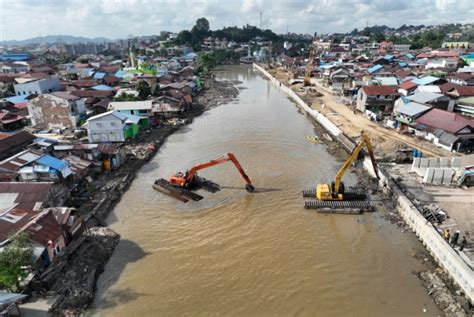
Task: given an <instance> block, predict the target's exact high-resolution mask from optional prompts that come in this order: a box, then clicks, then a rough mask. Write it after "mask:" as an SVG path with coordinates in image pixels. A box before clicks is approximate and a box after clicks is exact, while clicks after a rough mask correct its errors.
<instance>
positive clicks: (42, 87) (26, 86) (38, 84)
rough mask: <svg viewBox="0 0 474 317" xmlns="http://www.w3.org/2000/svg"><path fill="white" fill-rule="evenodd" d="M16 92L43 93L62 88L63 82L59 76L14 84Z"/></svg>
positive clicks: (17, 93) (25, 93)
mask: <svg viewBox="0 0 474 317" xmlns="http://www.w3.org/2000/svg"><path fill="white" fill-rule="evenodd" d="M13 87H14V88H15V94H16V95H17V96H19V95H32V94H35V95H42V94H46V93H51V92H55V91H59V90H61V83H60V82H59V79H57V78H52V77H51V78H42V79H38V80H33V81H29V82H25V83H22V84H15V85H13Z"/></svg>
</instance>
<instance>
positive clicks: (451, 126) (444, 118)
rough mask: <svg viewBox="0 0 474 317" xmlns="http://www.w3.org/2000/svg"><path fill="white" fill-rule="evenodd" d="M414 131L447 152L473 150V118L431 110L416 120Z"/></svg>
mask: <svg viewBox="0 0 474 317" xmlns="http://www.w3.org/2000/svg"><path fill="white" fill-rule="evenodd" d="M416 129H417V130H419V131H423V132H424V133H425V138H426V139H428V140H431V141H433V143H434V144H435V145H438V146H441V147H443V148H445V149H447V150H449V151H456V152H468V153H469V152H471V151H473V150H474V118H468V117H464V116H462V115H460V114H458V113H453V112H448V111H444V110H440V109H431V110H430V111H428V112H427V113H425V114H424V115H422V116H420V117H419V118H418V119H416Z"/></svg>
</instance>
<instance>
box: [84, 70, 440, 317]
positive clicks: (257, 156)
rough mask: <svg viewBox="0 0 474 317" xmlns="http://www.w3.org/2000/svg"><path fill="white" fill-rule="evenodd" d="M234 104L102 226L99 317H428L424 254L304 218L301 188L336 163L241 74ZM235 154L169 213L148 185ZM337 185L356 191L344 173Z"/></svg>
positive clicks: (147, 171)
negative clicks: (109, 248)
mask: <svg viewBox="0 0 474 317" xmlns="http://www.w3.org/2000/svg"><path fill="white" fill-rule="evenodd" d="M218 77H219V78H223V79H229V80H239V81H241V82H242V83H241V84H239V85H238V86H240V87H245V89H242V90H241V93H240V95H239V97H238V100H236V101H234V102H232V103H230V104H227V105H222V106H220V107H217V108H215V109H212V110H210V111H208V112H206V113H205V114H203V115H202V116H200V117H199V118H197V119H195V121H194V122H193V123H192V124H191V125H189V126H186V127H183V128H182V129H181V130H180V131H179V132H178V133H175V134H173V135H172V136H170V137H169V139H168V140H167V142H166V143H165V144H164V145H163V147H162V148H161V149H160V151H159V152H158V154H157V155H156V156H155V158H154V159H153V160H152V161H151V162H150V163H149V164H147V165H145V166H144V167H143V169H142V170H141V171H140V172H139V174H138V175H137V178H136V179H135V181H134V182H133V184H132V186H131V187H130V189H129V190H128V191H127V192H126V193H125V195H124V196H123V199H122V200H121V202H120V203H119V204H118V205H117V207H116V208H115V210H114V212H113V213H112V214H111V216H110V217H109V219H108V222H109V223H110V224H111V228H112V229H113V230H115V231H117V232H118V233H120V235H121V236H122V240H121V242H120V243H119V245H118V246H117V248H116V250H115V253H114V254H113V256H112V258H111V259H110V261H109V263H108V265H107V266H106V269H105V272H104V273H103V274H102V276H101V277H100V280H99V285H98V294H97V298H96V301H95V308H94V310H93V311H92V312H91V315H97V316H184V315H186V316H219V315H221V316H222V315H224V316H226V315H227V316H229V315H230V316H267V315H273V316H292V315H298V316H436V315H438V314H440V311H439V310H438V309H437V308H436V307H435V305H434V304H433V302H432V300H431V299H430V298H429V297H428V295H427V294H426V291H425V290H424V289H423V288H422V286H421V283H420V282H419V281H418V280H417V278H416V277H415V276H414V275H413V274H412V271H413V270H416V269H418V268H419V265H420V263H419V260H417V259H415V258H414V257H413V255H414V254H415V253H416V252H418V251H419V250H421V249H422V247H421V245H420V243H419V242H418V241H416V240H415V238H414V237H413V236H412V235H411V234H407V233H402V232H401V231H400V229H398V228H396V226H395V225H393V224H390V223H389V222H387V221H386V220H384V219H383V218H382V216H383V213H382V212H375V213H367V214H363V215H358V216H353V215H350V216H348V215H324V214H318V213H316V212H314V211H309V210H305V209H304V208H303V207H302V204H303V199H302V197H301V191H302V189H303V188H307V187H311V186H314V185H315V184H316V183H317V182H320V181H328V180H329V179H330V178H331V176H333V175H335V172H336V171H337V168H338V167H339V166H340V165H341V162H340V161H338V160H336V159H335V158H334V157H332V156H331V155H330V154H329V153H328V152H327V151H326V149H325V146H324V145H322V144H317V145H315V144H311V143H309V142H308V140H307V139H306V136H307V135H313V134H314V132H313V126H312V123H311V122H310V121H309V120H308V118H306V117H305V116H304V115H302V114H300V113H299V112H298V110H297V108H296V107H295V106H294V105H293V103H292V102H291V101H290V100H288V99H287V98H286V96H285V95H284V94H282V93H281V92H280V91H279V90H278V88H277V87H275V86H272V85H271V84H270V83H269V82H267V81H266V80H264V79H263V78H262V77H260V75H258V73H256V72H254V71H253V70H252V68H251V67H243V66H232V67H227V68H225V69H224V70H223V71H220V72H218ZM227 152H233V153H234V154H235V155H236V156H237V158H238V159H239V161H240V163H241V164H242V166H243V167H244V169H245V170H246V171H247V174H248V175H249V176H250V178H251V179H252V180H253V183H254V185H255V187H256V188H257V189H258V192H256V193H253V194H249V193H247V192H246V191H245V190H244V189H243V187H244V185H245V183H244V181H243V180H242V179H241V177H240V175H239V174H238V172H237V171H236V170H235V168H234V167H233V165H232V164H231V163H226V164H224V165H220V166H218V167H214V168H212V169H208V170H205V171H203V172H202V173H201V174H200V175H201V176H204V177H206V178H208V179H211V180H213V181H215V182H216V183H219V184H220V185H221V186H222V187H223V189H222V191H220V192H217V193H214V194H211V193H206V192H204V193H203V196H205V198H204V200H202V201H200V202H190V203H187V204H184V203H180V202H178V201H176V200H173V199H172V198H169V197H167V196H164V195H162V194H160V193H158V192H156V191H154V190H153V189H152V187H151V185H152V183H153V181H154V180H155V179H156V178H160V177H167V176H169V175H170V174H172V173H173V172H176V171H182V170H185V169H186V168H187V167H190V166H192V165H193V164H195V163H198V162H204V161H207V160H209V159H211V158H216V157H218V156H221V155H223V154H225V153H227ZM345 181H346V182H347V183H351V182H352V183H353V182H355V176H354V175H353V174H351V173H348V174H347V175H346V177H345Z"/></svg>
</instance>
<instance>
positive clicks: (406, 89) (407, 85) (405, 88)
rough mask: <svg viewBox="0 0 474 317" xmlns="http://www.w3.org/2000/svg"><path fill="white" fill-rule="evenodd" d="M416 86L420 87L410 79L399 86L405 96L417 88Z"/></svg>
mask: <svg viewBox="0 0 474 317" xmlns="http://www.w3.org/2000/svg"><path fill="white" fill-rule="evenodd" d="M416 87H418V85H417V84H415V83H414V82H412V81H411V80H408V81H406V82H404V83H402V84H400V85H399V86H398V92H399V93H400V94H401V95H403V96H408V95H410V94H412V93H413V92H414V91H415V90H416Z"/></svg>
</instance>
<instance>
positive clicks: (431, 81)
mask: <svg viewBox="0 0 474 317" xmlns="http://www.w3.org/2000/svg"><path fill="white" fill-rule="evenodd" d="M412 82H414V83H415V84H417V85H419V86H423V85H437V84H438V85H439V84H442V83H444V82H445V80H443V79H441V78H438V77H434V76H425V77H422V78H415V79H412Z"/></svg>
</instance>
